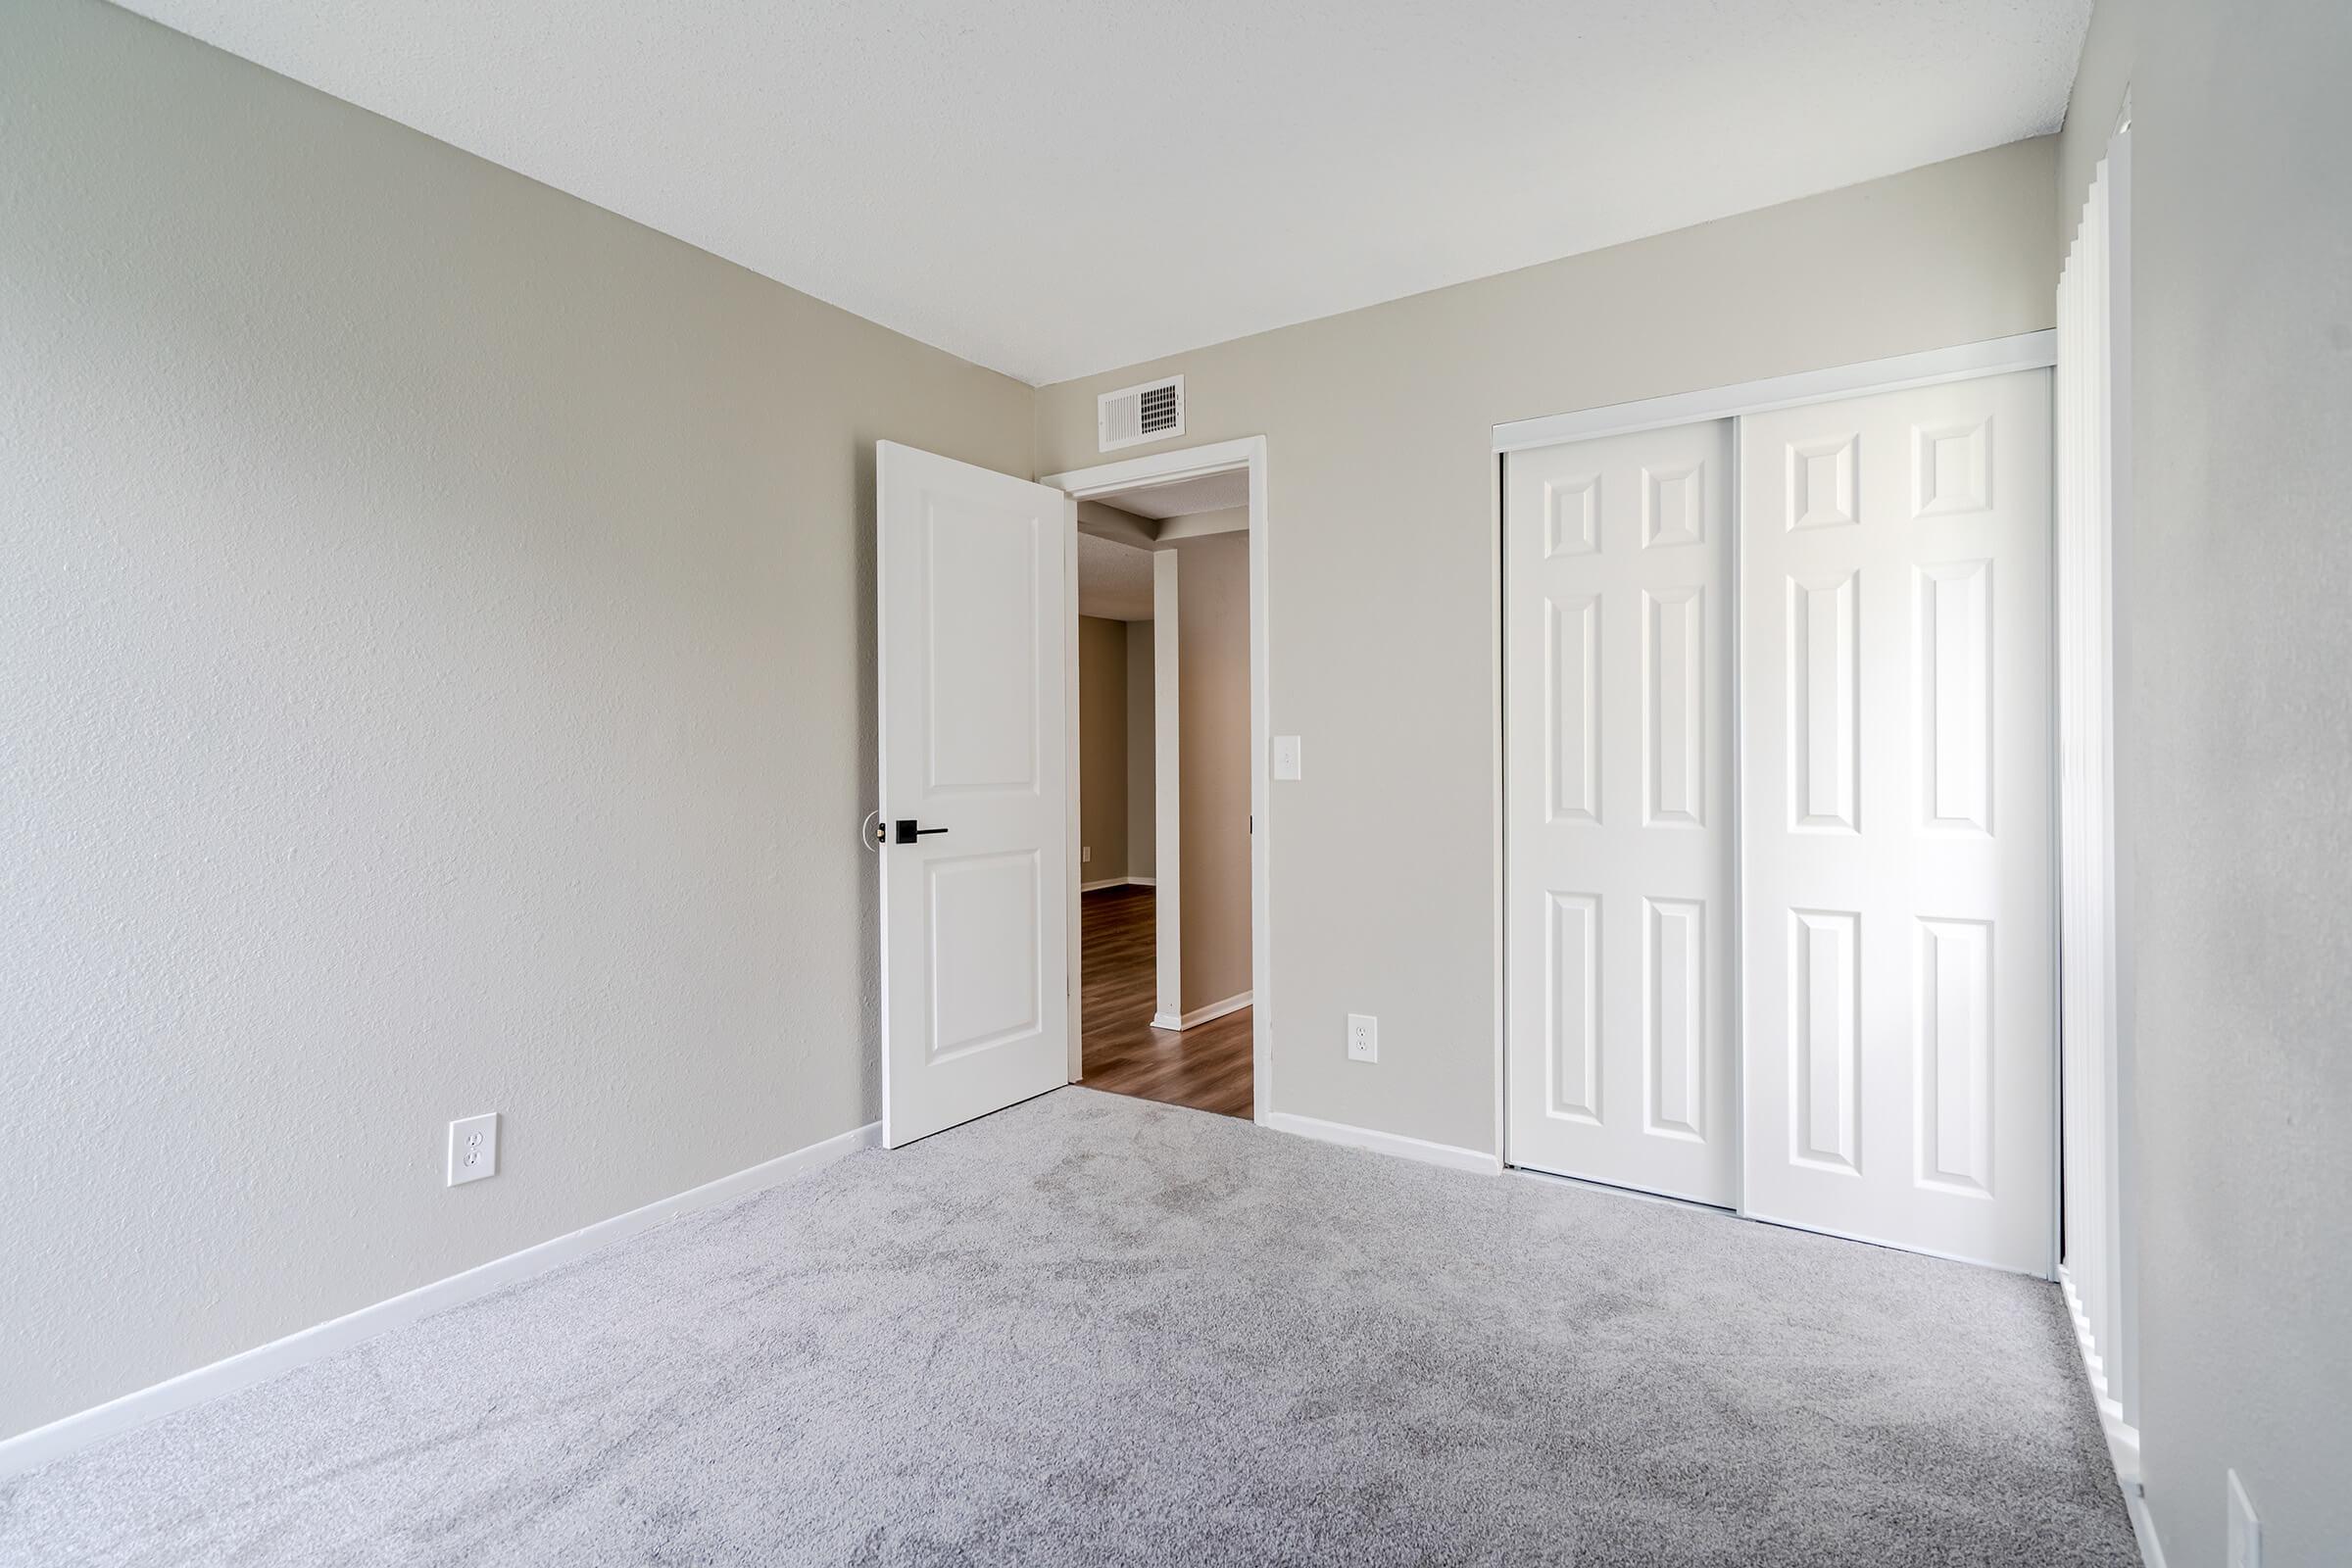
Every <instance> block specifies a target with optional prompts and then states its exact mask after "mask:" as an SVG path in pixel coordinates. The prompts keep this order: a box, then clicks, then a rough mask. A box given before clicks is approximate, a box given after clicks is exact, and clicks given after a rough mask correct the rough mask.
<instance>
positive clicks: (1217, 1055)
mask: <svg viewBox="0 0 2352 1568" xmlns="http://www.w3.org/2000/svg"><path fill="white" fill-rule="evenodd" d="M1152 908H1153V900H1152V889H1150V888H1103V889H1100V890H1098V891H1096V892H1093V893H1088V894H1084V895H1082V896H1081V901H1080V918H1081V920H1082V921H1083V926H1082V928H1081V930H1080V933H1079V941H1080V942H1081V944H1082V945H1083V961H1084V972H1085V982H1086V984H1085V995H1084V996H1083V997H1082V998H1081V999H1080V1005H1081V1007H1082V1009H1083V1015H1084V1019H1085V1031H1086V1040H1085V1053H1086V1077H1085V1078H1084V1079H1083V1080H1082V1081H1083V1082H1084V1083H1085V1085H1086V1086H1087V1087H1088V1088H1089V1089H1103V1090H1108V1091H1109V1092H1110V1093H1112V1094H1114V1095H1136V1096H1139V1097H1141V1098H1142V1099H1145V1100H1160V1101H1165V1102H1166V1103H1169V1104H1171V1105H1190V1106H1192V1107H1193V1108H1194V1109H1196V1110H1213V1111H1217V1112H1219V1113H1220V1114H1222V1115H1227V1116H1247V1115H1249V1114H1250V1009H1249V1008H1248V1007H1244V1008H1243V1009H1242V1010H1241V1011H1239V1012H1229V1013H1227V1014H1226V1015H1225V1016H1224V1017H1222V1018H1212V1019H1211V1020H1209V1021H1208V1022H1207V1023H1204V1024H1200V1025H1197V1026H1196V1027H1194V1028H1191V1029H1187V1030H1185V1031H1183V1032H1182V1033H1181V1034H1180V1033H1178V1032H1177V1031H1175V1030H1173V1029H1154V1028H1152V1002H1153V996H1154V992H1155V990H1156V987H1157V981H1156V976H1155V973H1154V967H1155V964H1156V961H1157V960H1156V955H1155V951H1154V948H1153V940H1154V937H1153V930H1154V928H1153V923H1152Z"/></svg>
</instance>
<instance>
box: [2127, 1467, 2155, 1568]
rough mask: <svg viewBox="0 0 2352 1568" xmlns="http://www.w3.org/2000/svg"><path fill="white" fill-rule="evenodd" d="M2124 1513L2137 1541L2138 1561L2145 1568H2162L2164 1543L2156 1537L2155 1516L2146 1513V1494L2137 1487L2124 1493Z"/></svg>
mask: <svg viewBox="0 0 2352 1568" xmlns="http://www.w3.org/2000/svg"><path fill="white" fill-rule="evenodd" d="M2124 1512H2125V1513H2127V1514H2129V1515H2131V1534H2132V1535H2133V1536H2134V1537H2136V1538H2138V1541H2139V1560H2140V1561H2141V1562H2142V1563H2143V1564H2145V1565H2146V1568H2164V1543H2163V1542H2162V1541H2160V1540H2158V1539H2157V1536H2156V1516H2155V1515H2154V1514H2152V1513H2150V1512H2149V1511H2148V1497H2147V1494H2146V1493H2144V1492H2141V1491H2140V1490H2139V1489H2138V1488H2137V1487H2132V1488H2131V1489H2129V1490H2127V1491H2126V1492H2125V1493H2124Z"/></svg>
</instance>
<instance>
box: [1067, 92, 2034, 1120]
mask: <svg viewBox="0 0 2352 1568" xmlns="http://www.w3.org/2000/svg"><path fill="white" fill-rule="evenodd" d="M2051 151H2052V149H2051V142H2050V141H2049V139H2048V138H2043V139H2040V140H2036V141H2032V142H2021V143H2017V144H2015V145H2012V146H2009V147H2004V148H1999V149H1996V150H1994V151H1992V152H1987V153H1981V154H1978V155H1976V156H1974V157H1970V158H1963V159H1958V160H1955V161H1953V162H1951V163H1946V164H1937V165H1935V166H1933V167H1931V168H1927V169H1921V170H1916V171H1914V172H1910V173H1907V174H1899V175H1896V176H1895V177H1893V178H1891V179H1884V180H1878V181H1875V182H1873V183H1871V184H1867V185H1857V186H1854V187H1853V188H1851V189H1848V190H1842V191H1837V192H1833V193H1832V194H1830V195H1827V196H1819V197H1814V198H1812V199H1810V200H1806V201H1800V202H1791V203H1789V204H1787V205H1785V206H1781V207H1774V208H1768V209H1766V210H1764V211H1762V212H1756V213H1749V214H1746V215H1744V216H1742V217H1739V218H1731V219H1725V220H1724V221H1721V222H1715V223H1707V224H1703V225H1701V226H1699V227H1696V228H1689V229H1683V230H1679V231H1677V232H1675V233H1672V234H1664V235H1660V236H1658V237H1657V238H1655V239H1648V240H1642V241H1639V242H1637V243H1634V244H1631V245H1622V246H1619V247H1617V248H1615V249H1613V250H1606V251H1597V252H1594V253H1593V254H1591V255H1588V256H1579V257H1573V258H1571V259H1569V260H1567V261H1562V262H1554V263H1551V264H1549V265H1546V266H1544V267H1536V268H1530V269H1528V270H1525V271H1520V272H1512V273H1509V274H1506V275H1504V276H1501V277H1493V278H1487V279H1485V280H1483V281H1480V282H1476V283H1464V284H1461V285H1459V286H1457V287H1454V288H1446V289H1440V290H1438V291H1436V292H1434V293H1430V294H1423V295H1419V296H1417V297H1415V298H1413V299H1409V300H1399V301H1397V302H1396V303H1395V304H1392V305H1382V306H1377V307H1375V308H1373V309H1371V310H1365V311H1357V312H1354V313H1351V314H1349V315H1347V316H1339V317H1333V318H1331V319H1326V320H1321V321H1311V322H1308V323H1306V324H1305V325H1302V326H1296V327H1289V328H1285V329H1284V330H1282V331H1279V332H1268V333H1264V334H1262V335H1260V336H1257V337H1250V338H1243V339H1241V340H1239V341H1237V342H1232V343H1224V344H1219V345H1217V346H1215V347H1213V348H1206V349H1202V350H1200V351H1199V352H1197V353H1193V354H1184V355H1178V356H1175V357H1173V358H1170V359H1165V360H1160V361H1155V362H1153V363H1152V364H1149V365H1142V366H1132V367H1129V368H1126V369H1122V370H1117V371H1112V372H1110V373H1108V374H1105V375H1101V376H1095V377H1091V378H1088V379H1086V380H1081V381H1070V382H1064V383H1062V384H1060V385H1057V386H1052V387H1047V388H1044V389H1043V390H1042V391H1041V392H1040V394H1039V403H1038V463H1039V469H1038V471H1040V472H1041V473H1052V472H1056V471H1059V470H1061V469H1064V468H1071V467H1076V466H1081V465H1083V464H1088V463H1094V462H1099V461H1101V460H1100V459H1099V458H1098V456H1097V455H1096V452H1095V395H1096V394H1097V393H1098V392H1103V391H1107V390H1109V389H1110V388H1113V387H1119V386H1127V385H1130V384H1132V383H1134V382H1136V381H1139V380H1143V379H1145V378H1146V377H1147V376H1150V375H1157V374H1161V373H1166V372H1177V371H1181V372H1182V373H1183V374H1184V376H1185V377H1186V380H1185V397H1186V411H1185V417H1186V421H1187V430H1188V433H1187V434H1186V436H1185V437H1184V440H1183V442H1182V444H1183V445H1199V444H1200V443H1201V442H1205V441H1218V440H1224V439H1227V438H1230V437H1235V436H1246V435H1260V434H1262V435H1264V436H1265V437H1266V438H1267V443H1268V446H1267V465H1268V467H1267V487H1268V508H1269V515H1270V519H1271V521H1270V525H1269V528H1268V537H1267V541H1266V543H1267V549H1268V551H1269V553H1270V556H1271V561H1270V564H1269V567H1268V582H1267V589H1268V594H1269V597H1270V602H1269V605H1268V611H1267V613H1268V617H1269V621H1270V625H1271V637H1272V644H1273V646H1272V649H1271V651H1270V652H1271V658H1272V676H1273V688H1274V689H1273V712H1272V714H1271V723H1272V728H1273V730H1274V732H1275V733H1277V734H1286V735H1299V736H1300V737H1301V738H1302V741H1303V748H1304V760H1305V763H1306V767H1305V777H1304V778H1303V779H1301V780H1300V781H1299V782H1297V783H1278V784H1275V785H1274V786H1272V799H1271V802H1270V806H1269V810H1270V812H1271V815H1272V822H1271V824H1270V827H1271V831H1272V834H1273V839H1272V842H1271V844H1270V846H1269V849H1270V851H1271V858H1272V862H1273V863H1272V866H1271V868H1270V877H1271V881H1272V887H1271V890H1270V891H1271V894H1272V900H1273V925H1274V930H1273V952H1274V962H1275V965H1276V969H1277V975H1276V981H1277V984H1276V987H1275V994H1274V997H1273V1005H1272V1009H1271V1013H1270V1018H1271V1022H1272V1025H1273V1031H1274V1045H1273V1050H1274V1084H1273V1096H1272V1101H1273V1104H1274V1107H1275V1108H1277V1109H1280V1110H1285V1111H1292V1112H1296V1113H1299V1114H1301V1115H1308V1116H1320V1117H1324V1118H1327V1119H1329V1120H1332V1121H1339V1122H1347V1123H1350V1124H1353V1125H1355V1126H1359V1127H1372V1128H1378V1129H1380V1130H1382V1131H1385V1132H1394V1133H1403V1134H1406V1135H1408V1136H1411V1137H1416V1138H1426V1139H1431V1140H1434V1141H1436V1142H1438V1143H1442V1144H1451V1145H1455V1146H1458V1147H1462V1148H1467V1149H1476V1150H1486V1151H1492V1150H1494V1149H1495V1139H1496V1136H1497V1131H1498V1129H1497V1127H1496V1114H1495V1113H1496V1105H1497V1096H1496V1090H1497V1085H1496V1082H1495V982H1496V972H1497V970H1496V964H1497V959H1496V931H1495V899H1496V894H1497V882H1496V877H1495V810H1496V795H1495V697H1496V684H1495V683H1496V671H1497V656H1496V653H1495V633H1496V624H1497V609H1496V605H1497V597H1496V595H1497V583H1498V581H1499V577H1498V571H1499V562H1498V557H1497V553H1496V531H1495V510H1494V506H1495V503H1494V489H1493V487H1494V482H1495V459H1494V453H1493V433H1494V426H1495V423H1496V422H1497V421H1500V420H1506V419H1520V418H1528V417H1534V416H1538V415H1545V414H1557V413H1560V412H1562V411H1563V410H1568V409H1582V408H1592V407H1594V406H1597V405H1600V404H1607V403H1618V402H1623V401H1625V400H1627V399H1631V398H1642V397H1651V396H1656V395H1658V394H1661V393H1667V392H1680V391H1688V390H1690V389H1692V388H1697V387H1709V386H1721V385H1724V384H1726V383H1729V382H1734V381H1744V380H1749V379H1752V378H1754V377H1758V376H1767V375H1778V374H1782V373H1785V372H1788V371H1793V370H1804V369H1812V368H1818V367H1822V366H1831V365H1844V364H1850V363H1852V362H1854V361H1857V360H1868V359H1876V358H1878V357H1880V356H1883V355H1890V354H1904V353H1910V352H1912V351H1914V350H1918V349H1930V348H1940V347H1943V346H1945V345H1948V344H1953V343H1967V342H1972V341H1975V340H1977V339H1980V338H1987V337H1998V336H2002V335H2004V334H2006V333H2011V332H2026V331H2033V330H2035V329H2037V328H2041V327H2046V326H2048V325H2050V324H2051V322H2052V320H2053V319H2055V315H2056V307H2055V303H2054V293H2053V291H2054V290H2055V288H2056V286H2057V265H2056V251H2055V244H2054V240H2055V235H2054V223H2053V221H2052V217H2051V202H2050V186H2051V178H2052V175H2051V170H2052V159H2051ZM1139 450H1140V449H1139ZM1121 455H1122V456H1128V455H1131V454H1121ZM1188 896H1189V893H1188ZM1349 1012H1369V1013H1374V1014H1376V1015H1378V1017H1379V1019H1380V1063H1379V1065H1378V1066H1377V1067H1371V1068H1367V1067H1364V1066H1363V1065H1361V1064H1360V1063H1350V1062H1349V1061H1348V1059H1347V1055H1346V1049H1345V1044H1344V1025H1345V1018H1346V1015H1347V1014H1348V1013H1349Z"/></svg>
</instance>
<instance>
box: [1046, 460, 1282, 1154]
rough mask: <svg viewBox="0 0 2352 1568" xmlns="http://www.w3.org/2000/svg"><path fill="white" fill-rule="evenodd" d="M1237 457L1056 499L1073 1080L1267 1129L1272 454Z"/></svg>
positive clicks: (1101, 473)
mask: <svg viewBox="0 0 2352 1568" xmlns="http://www.w3.org/2000/svg"><path fill="white" fill-rule="evenodd" d="M1229 447H1230V448H1232V449H1237V450H1228V449H1225V448H1220V449H1211V450H1210V453H1209V454H1188V453H1171V454H1167V455H1165V456H1164V457H1162V458H1158V459H1142V460H1137V461H1136V462H1135V463H1129V464H1118V465H1111V466H1106V467H1104V468H1102V469H1094V470H1087V471H1085V472H1082V473H1078V474H1065V475H1058V476H1055V477H1054V478H1050V479H1048V480H1047V481H1046V482H1047V483H1049V484H1054V485H1056V486H1058V487H1060V488H1062V489H1064V490H1065V491H1067V492H1068V493H1070V494H1071V495H1072V496H1074V497H1076V498H1077V504H1076V513H1077V520H1076V527H1077V539H1076V547H1075V575H1076V589H1077V592H1076V605H1077V613H1076V617H1075V620H1076V631H1075V635H1074V637H1073V639H1072V647H1073V649H1074V655H1073V663H1074V665H1075V680H1076V701H1075V704H1074V711H1075V715H1076V716H1075V726H1076V730H1077V735H1076V745H1075V748H1074V751H1073V756H1074V758H1075V759H1076V760H1077V779H1076V783H1075V789H1076V797H1077V810H1076V834H1077V836H1076V840H1075V847H1074V849H1073V852H1072V854H1071V857H1070V861H1071V867H1072V872H1073V876H1072V890H1071V897H1072V901H1073V905H1074V909H1073V915H1072V920H1071V928H1072V930H1073V932H1074V933H1075V934H1076V941H1075V946H1076V949H1077V951H1076V952H1075V953H1074V954H1073V962H1072V968H1073V971H1074V972H1075V974H1076V975H1077V976H1078V984H1077V986H1076V988H1075V990H1076V1000H1077V1004H1078V1005H1077V1009H1076V1011H1077V1017H1076V1018H1075V1019H1074V1027H1073V1029H1072V1032H1071V1037H1072V1042H1073V1049H1072V1057H1073V1059H1072V1062H1071V1073H1070V1075H1071V1078H1072V1079H1073V1081H1076V1082H1079V1083H1083V1084H1085V1085H1087V1086H1088V1087H1090V1088H1094V1089H1101V1090H1104V1091H1107V1092H1110V1093H1114V1094H1126V1095H1134V1096H1138V1097H1141V1098H1144V1099H1149V1100H1156V1101H1160V1102H1163V1103H1171V1104H1180V1105H1186V1106H1190V1107H1192V1108H1195V1109H1199V1110H1206V1111H1211V1112H1215V1113H1218V1114H1222V1115H1229V1116H1241V1117H1249V1118H1253V1119H1263V1117H1264V1114H1265V1111H1266V1105H1265V1098H1266V1097H1265V1095H1264V1092H1263V1083H1264V1072H1263V1051H1262V1049H1261V1041H1262V1039H1263V1024H1262V1018H1263V1007H1264V1003H1265V999H1264V997H1263V995H1262V991H1263V988H1262V986H1261V985H1260V983H1259V981H1260V978H1261V976H1262V973H1263V970H1262V966H1261V963H1260V954H1261V953H1262V951H1263V949H1262V938H1263V934H1264V933H1263V930H1262V921H1263V902H1262V901H1263V887H1262V882H1263V858H1262V846H1261V844H1260V843H1259V840H1260V839H1261V838H1262V835H1261V834H1260V833H1258V832H1257V831H1256V829H1258V828H1260V827H1262V826H1263V824H1264V820H1265V814H1264V794H1263V787H1262V779H1263V760H1264V751H1263V745H1264V742H1263V725H1262V716H1263V704H1262V673H1263V665H1264V660H1263V648H1262V643H1261V642H1260V640H1259V639H1260V638H1261V637H1262V629H1261V628H1262V614H1263V584H1262V581H1261V573H1262V569H1263V565H1262V564H1263V554H1262V550H1263V541H1262V538H1261V537H1253V533H1254V530H1253V528H1252V522H1253V518H1255V517H1257V516H1261V515H1262V506H1261V505H1253V499H1254V498H1255V497H1262V493H1263V492H1262V488H1260V486H1261V485H1262V479H1260V478H1259V477H1258V475H1259V474H1260V473H1262V450H1263V448H1262V443H1256V442H1250V443H1231V444H1229ZM1250 449H1254V450H1255V452H1256V453H1257V454H1259V456H1257V458H1256V460H1255V461H1252V457H1251V453H1250ZM1212 454H1213V455H1214V456H1212ZM1203 456H1211V462H1210V463H1207V464H1203V463H1201V462H1200V461H1199V460H1200V458H1201V457H1203ZM1217 457H1221V458H1222V461H1216V459H1217ZM1153 466H1155V467H1157V468H1158V469H1159V470H1160V471H1158V472H1146V473H1143V474H1140V475H1138V474H1136V473H1135V472H1134V470H1136V469H1137V468H1139V467H1153Z"/></svg>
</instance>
